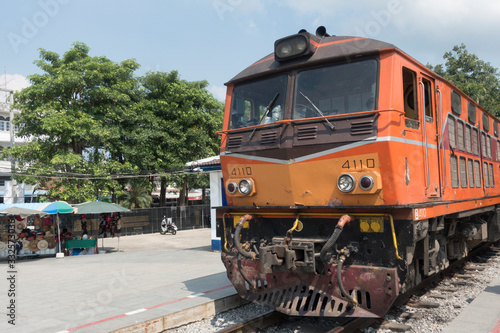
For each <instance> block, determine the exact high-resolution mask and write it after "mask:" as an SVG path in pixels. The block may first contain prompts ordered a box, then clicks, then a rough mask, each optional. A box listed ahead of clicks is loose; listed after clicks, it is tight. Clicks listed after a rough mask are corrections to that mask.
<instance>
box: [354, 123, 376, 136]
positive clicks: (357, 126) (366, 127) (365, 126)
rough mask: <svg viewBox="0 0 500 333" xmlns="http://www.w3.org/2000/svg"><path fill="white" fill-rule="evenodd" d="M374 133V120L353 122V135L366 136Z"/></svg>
mask: <svg viewBox="0 0 500 333" xmlns="http://www.w3.org/2000/svg"><path fill="white" fill-rule="evenodd" d="M372 132H373V119H372V120H364V121H353V122H351V135H366V134H371V133H372Z"/></svg>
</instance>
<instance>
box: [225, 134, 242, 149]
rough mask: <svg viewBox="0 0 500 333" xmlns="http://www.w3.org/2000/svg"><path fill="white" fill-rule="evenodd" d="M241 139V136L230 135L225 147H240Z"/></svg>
mask: <svg viewBox="0 0 500 333" xmlns="http://www.w3.org/2000/svg"><path fill="white" fill-rule="evenodd" d="M241 141H243V137H242V136H230V137H228V139H227V148H228V149H235V148H240V147H241Z"/></svg>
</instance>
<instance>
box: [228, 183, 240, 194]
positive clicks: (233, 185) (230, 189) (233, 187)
mask: <svg viewBox="0 0 500 333" xmlns="http://www.w3.org/2000/svg"><path fill="white" fill-rule="evenodd" d="M226 189H227V191H228V192H229V193H230V194H235V193H236V190H237V189H238V186H237V185H236V183H235V182H229V183H228V184H227V186H226Z"/></svg>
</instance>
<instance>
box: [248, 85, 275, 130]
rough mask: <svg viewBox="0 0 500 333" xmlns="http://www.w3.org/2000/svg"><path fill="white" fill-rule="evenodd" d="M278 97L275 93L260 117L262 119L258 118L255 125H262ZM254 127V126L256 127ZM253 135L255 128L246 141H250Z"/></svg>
mask: <svg viewBox="0 0 500 333" xmlns="http://www.w3.org/2000/svg"><path fill="white" fill-rule="evenodd" d="M279 95H280V93H276V95H274V98H273V99H272V100H271V102H270V103H269V105H268V106H266V112H264V114H263V115H262V117H261V118H260V120H259V122H258V123H257V125H260V123H262V120H263V119H264V118H265V117H266V116H267V114H268V113H269V111H271V109H272V108H273V106H274V103H276V100H277V99H278V96H279ZM257 125H256V126H257ZM254 134H255V128H254V129H253V131H252V133H251V134H250V136H249V137H248V140H252V137H253V135H254Z"/></svg>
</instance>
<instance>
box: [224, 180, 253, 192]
mask: <svg viewBox="0 0 500 333" xmlns="http://www.w3.org/2000/svg"><path fill="white" fill-rule="evenodd" d="M226 189H227V192H228V193H230V194H241V195H245V196H246V195H252V194H254V193H255V185H254V182H253V180H252V179H248V178H243V179H240V180H230V181H229V182H228V183H227V185H226Z"/></svg>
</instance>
